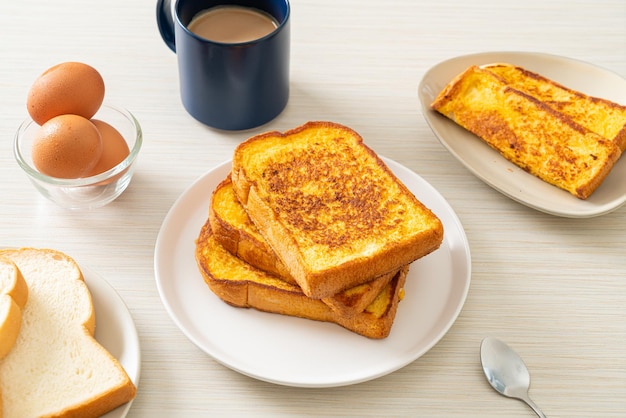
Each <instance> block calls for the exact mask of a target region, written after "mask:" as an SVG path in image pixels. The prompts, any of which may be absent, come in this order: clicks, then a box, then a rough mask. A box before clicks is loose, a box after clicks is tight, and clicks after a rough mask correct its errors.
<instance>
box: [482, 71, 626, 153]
mask: <svg viewBox="0 0 626 418" xmlns="http://www.w3.org/2000/svg"><path fill="white" fill-rule="evenodd" d="M482 68H484V69H486V70H489V71H491V72H492V73H494V74H497V75H498V76H500V77H502V79H503V80H504V81H505V83H506V84H508V85H510V86H511V87H513V88H515V89H517V90H520V91H522V92H524V93H526V94H529V95H530V96H532V97H534V98H535V99H537V100H539V101H541V102H543V103H545V104H547V105H548V106H550V107H551V108H553V109H555V110H558V111H559V112H561V113H563V114H564V115H567V116H569V117H570V118H572V119H573V120H574V121H575V122H576V123H578V124H579V125H582V126H584V127H585V128H587V129H589V130H590V131H592V132H595V133H597V134H599V135H601V136H603V137H605V138H607V139H610V140H611V141H613V142H614V143H615V144H616V145H617V146H618V147H619V148H620V150H622V152H623V151H624V150H625V149H626V106H623V105H621V104H618V103H614V102H611V101H609V100H606V99H602V98H598V97H591V96H587V95H586V94H583V93H581V92H579V91H576V90H572V89H570V88H568V87H565V86H563V85H561V84H559V83H557V82H555V81H553V80H550V79H548V78H546V77H543V76H542V75H540V74H537V73H534V72H532V71H528V70H526V69H524V68H522V67H518V66H515V65H511V64H492V65H486V66H483V67H482Z"/></svg>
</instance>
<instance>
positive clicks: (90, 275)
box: [77, 263, 141, 418]
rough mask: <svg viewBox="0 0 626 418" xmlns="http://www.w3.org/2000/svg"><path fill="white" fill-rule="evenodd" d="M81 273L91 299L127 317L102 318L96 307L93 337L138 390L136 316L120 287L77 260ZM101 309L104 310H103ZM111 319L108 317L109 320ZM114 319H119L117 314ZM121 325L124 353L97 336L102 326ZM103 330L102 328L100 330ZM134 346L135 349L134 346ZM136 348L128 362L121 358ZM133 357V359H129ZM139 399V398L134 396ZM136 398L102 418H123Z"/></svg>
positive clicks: (138, 368)
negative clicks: (132, 370) (112, 347)
mask: <svg viewBox="0 0 626 418" xmlns="http://www.w3.org/2000/svg"><path fill="white" fill-rule="evenodd" d="M77 264H78V266H79V268H80V270H81V272H82V274H83V280H84V281H85V284H86V285H87V288H88V289H89V293H90V294H91V298H92V299H93V303H94V305H108V306H109V307H113V308H114V310H116V312H117V314H118V315H120V316H121V317H123V318H124V320H123V322H113V321H111V319H112V318H111V317H107V316H105V317H104V318H103V316H102V314H99V313H98V310H97V309H95V306H94V312H95V316H96V328H95V329H96V331H95V334H94V338H95V339H96V341H98V343H100V345H102V346H103V347H104V348H105V349H106V350H107V351H108V352H109V353H111V355H112V356H113V357H115V359H116V360H118V361H119V362H120V364H121V365H122V367H123V368H124V370H125V371H126V373H127V374H128V377H129V378H130V380H131V381H132V382H133V384H134V385H135V388H136V389H137V392H138V391H139V381H140V379H141V342H140V340H139V333H138V332H137V326H136V324H135V321H134V319H133V316H132V314H131V312H130V310H129V309H128V305H126V302H125V301H124V299H123V298H122V296H121V295H120V294H119V292H118V291H117V289H115V287H113V285H112V284H111V283H109V282H108V281H107V280H106V279H105V278H104V277H102V275H100V274H98V273H97V272H95V271H94V270H93V269H91V268H89V267H85V266H84V265H82V264H81V263H77ZM100 312H102V310H100ZM107 319H108V320H107ZM113 319H117V317H114V318H113ZM114 327H115V328H118V329H122V328H124V329H126V330H127V331H128V332H124V333H123V335H124V339H123V342H124V344H123V346H124V351H123V352H122V353H113V352H111V349H110V348H109V347H108V346H107V342H106V341H103V340H102V337H99V336H98V330H101V329H102V328H105V329H110V328H114ZM100 332H102V331H100ZM129 336H130V337H131V338H132V340H131V341H129V340H128V338H127V337H129ZM133 348H134V349H133ZM129 349H133V351H132V353H130V355H129V356H128V357H129V362H125V361H124V359H120V357H121V354H125V355H128V354H129V353H128V352H127V351H126V350H129ZM130 360H133V361H132V362H130ZM131 365H132V366H133V367H134V368H135V369H136V372H135V373H130V372H129V370H128V368H130V366H131ZM135 399H136V397H135ZM135 399H132V400H130V401H129V402H126V403H125V404H123V405H120V406H118V407H117V408H115V409H113V410H112V411H109V412H108V413H106V414H104V415H103V416H102V418H124V417H126V415H127V414H128V412H129V411H130V409H131V407H132V404H133V402H134V401H135Z"/></svg>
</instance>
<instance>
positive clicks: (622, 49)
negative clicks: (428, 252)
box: [0, 0, 626, 418]
mask: <svg viewBox="0 0 626 418" xmlns="http://www.w3.org/2000/svg"><path fill="white" fill-rule="evenodd" d="M0 27H1V28H2V41H1V42H0V56H1V57H2V58H1V62H0V103H1V109H2V116H1V117H0V137H1V138H2V140H1V141H0V187H1V189H0V196H1V199H0V220H1V221H0V246H4V247H19V246H35V247H52V248H56V249H58V250H61V251H64V252H66V253H67V254H69V255H70V256H72V257H74V258H75V259H77V260H78V261H79V262H80V263H81V264H82V265H85V266H88V267H89V269H91V270H93V271H95V272H97V273H98V274H99V275H101V276H102V277H104V278H105V279H106V280H107V281H108V282H109V283H110V284H111V285H112V286H114V287H115V289H116V290H117V291H118V292H119V294H120V296H121V297H122V298H123V299H124V301H125V303H126V304H127V305H128V307H129V310H130V312H131V314H132V316H133V318H134V321H135V324H136V327H137V330H138V333H139V338H140V342H141V352H142V361H141V380H140V383H139V388H138V395H137V398H136V400H135V401H134V403H133V405H132V408H131V410H130V412H129V414H128V416H129V417H132V418H138V417H170V416H171V417H204V416H267V417H278V416H398V417H404V416H428V417H530V416H533V413H532V411H531V410H530V409H528V408H527V407H526V406H525V405H524V404H523V403H522V402H519V401H516V400H510V399H507V398H504V397H501V396H499V395H498V394H497V393H496V392H495V391H493V390H492V389H491V387H490V386H489V385H488V383H487V382H486V380H485V378H484V377H483V374H482V371H481V367H480V363H479V354H478V348H479V344H480V341H481V340H482V339H483V338H484V337H485V336H488V335H492V336H497V337H500V338H502V339H503V340H505V341H507V342H508V343H509V344H510V345H512V346H514V347H515V348H516V349H517V351H518V352H520V353H521V354H522V356H523V357H524V359H525V361H526V363H527V365H528V367H529V368H530V370H531V375H532V387H531V395H532V397H533V399H534V400H535V401H536V403H537V404H538V405H539V406H541V407H542V409H543V410H544V412H545V413H546V415H547V416H549V417H623V416H626V350H625V349H624V343H625V342H626V321H625V318H626V277H625V273H626V256H625V254H626V208H624V207H622V208H619V209H617V210H615V211H614V212H612V213H609V214H606V215H603V216H600V217H595V218H589V219H570V218H562V217H556V216H552V215H547V214H544V213H541V212H538V211H536V210H533V209H530V208H527V207H526V206H523V205H521V204H519V203H516V202H514V201H512V200H511V199H509V198H508V197H505V196H503V195H502V194H500V193H498V192H497V191H495V190H494V189H492V188H491V187H489V186H487V185H486V184H484V183H483V182H482V181H481V180H479V179H477V178H476V177H475V176H474V175H472V174H471V173H470V172H469V171H468V170H467V169H466V168H464V167H463V166H462V165H461V164H460V163H459V162H458V161H457V160H456V159H455V158H454V157H453V156H452V155H451V154H450V153H449V152H448V151H446V149H445V148H444V147H443V146H442V145H441V144H440V143H439V141H438V140H437V138H436V137H435V135H434V134H433V133H432V131H431V130H430V129H429V126H428V125H427V123H426V121H425V119H424V117H423V115H422V110H421V107H420V104H419V101H418V96H417V87H418V84H419V82H420V80H421V78H422V76H423V75H424V74H425V72H426V71H427V70H428V69H429V68H431V67H432V66H434V65H436V64H437V63H439V62H441V61H443V60H446V59H448V58H452V57H455V56H459V55H465V54H471V53H477V52H488V51H529V52H544V53H549V54H556V55H561V56H565V57H570V58H574V59H577V60H582V61H585V62H588V63H592V64H595V65H597V66H600V67H603V68H605V69H607V70H609V71H612V72H614V73H616V74H618V75H620V76H621V77H626V2H624V1H623V0H599V1H594V2H592V1H564V0H551V1H550V0H549V1H546V0H526V1H524V2H517V1H501V2H492V1H489V0H476V1H472V2H465V1H459V0H457V1H454V0H442V1H436V2H434V1H433V2H417V1H412V0H392V1H387V2H375V1H371V0H362V1H357V0H344V1H341V2H338V1H329V0H318V1H312V0H293V1H292V44H291V96H290V101H289V104H288V106H287V108H286V109H285V111H284V112H283V113H282V114H281V115H280V116H279V117H278V118H276V119H275V120H273V121H272V122H270V123H268V124H267V125H265V126H262V127H259V128H257V129H253V130H251V131H247V132H223V131H216V130H213V129H210V128H207V127H205V126H203V125H201V124H200V123H198V122H196V121H195V120H193V119H192V118H191V117H190V116H189V115H188V114H187V113H186V112H185V110H184V109H183V107H182V105H181V103H180V98H179V91H178V72H177V66H176V57H175V54H174V53H172V52H171V51H170V50H169V49H168V48H167V47H166V46H165V44H164V43H163V42H162V40H161V38H160V35H159V32H158V29H157V26H156V12H155V2H154V1H152V0H135V1H123V0H109V1H106V2H94V1H92V2H85V1H80V0H57V1H54V2H50V1H43V0H20V1H19V2H18V1H15V0H14V1H10V0H3V1H2V3H0ZM70 60H75V61H83V62H86V63H89V64H91V65H93V66H94V67H96V68H97V69H98V70H99V71H100V72H101V74H102V75H103V77H104V79H105V82H106V85H107V92H106V100H107V101H108V102H110V103H115V104H118V105H120V106H124V107H126V108H128V109H129V110H131V112H133V113H134V114H135V116H136V117H137V118H138V120H139V122H140V123H141V126H142V129H143V133H144V141H145V142H144V147H143V150H142V152H141V155H140V157H139V161H138V163H137V169H136V174H135V177H134V178H133V181H132V183H131V185H130V187H129V188H128V190H127V191H126V192H125V193H124V194H123V195H122V196H121V197H120V198H119V199H117V200H116V201H115V202H113V203H111V204H109V205H108V206H106V207H103V208H101V209H97V210H93V211H83V212H69V211H66V210H63V209H60V208H58V207H56V206H55V205H54V204H52V203H50V202H48V201H46V200H45V199H44V198H42V197H41V196H40V195H38V193H37V191H36V190H35V189H34V188H33V187H32V186H31V184H30V183H29V180H28V179H27V178H26V176H25V175H24V174H23V173H22V172H21V170H20V168H19V167H18V165H17V164H16V163H15V160H14V158H13V154H12V140H13V136H14V134H15V131H16V130H17V127H18V126H19V124H20V122H21V121H22V120H23V119H24V118H25V117H26V116H27V114H26V109H25V100H26V93H27V91H28V88H29V86H30V84H31V83H32V82H33V81H34V80H35V78H36V77H37V76H38V75H39V74H40V73H41V72H42V71H43V70H45V69H46V68H48V67H50V66H52V65H54V64H57V63H59V62H63V61H70ZM308 120H332V121H335V122H339V123H342V124H345V125H348V126H350V127H352V128H353V129H355V130H356V131H358V132H359V133H360V134H361V135H362V136H363V137H364V138H365V141H366V143H367V144H369V145H370V146H371V147H372V148H373V149H374V150H375V151H376V152H378V153H380V154H381V155H384V156H386V157H388V158H391V159H393V160H395V161H397V162H399V163H400V164H403V165H405V166H406V167H408V168H410V169H411V170H413V171H415V172H416V173H418V174H419V175H420V176H422V177H423V178H424V179H425V180H427V181H428V182H429V183H430V184H432V186H434V187H435V188H436V189H437V190H438V191H439V192H440V193H441V194H442V195H443V197H445V199H446V200H447V201H448V202H449V203H450V205H451V206H452V208H453V209H454V211H455V212H456V214H457V215H458V217H459V219H460V221H461V223H462V224H463V226H464V229H465V232H466V234H467V238H468V241H469V245H470V249H471V256H472V281H471V287H470V290H469V294H468V296H467V299H466V303H465V305H464V307H463V310H462V311H461V313H460V315H459V317H458V319H457V320H456V322H455V323H454V325H453V326H452V328H451V329H450V330H449V332H448V333H447V334H446V335H445V336H444V337H443V338H442V339H441V340H440V341H439V343H438V344H436V345H435V346H434V347H433V348H432V349H431V350H429V351H428V352H427V353H426V354H424V355H423V356H421V357H420V358H419V359H417V360H416V361H414V362H412V363H410V364H409V365H407V366H406V367H404V368H402V369H400V370H398V371H396V372H394V373H391V374H389V375H386V376H384V377H381V378H378V379H375V380H372V381H368V382H365V383H360V384H356V385H351V386H345V387H337V388H326V389H320V388H317V389H310V388H309V389H305V388H294V387H287V386H281V385H275V384H271V383H266V382H262V381H259V380H255V379H253V378H250V377H246V376H244V375H241V374H239V373H237V372H235V371H232V370H231V369H229V368H227V367H224V366H222V365H221V364H219V363H218V362H216V361H215V360H213V359H212V358H211V357H209V356H208V355H206V354H205V353H204V352H203V351H202V350H200V349H199V348H197V347H196V346H195V345H194V344H193V343H191V342H190V341H189V339H188V338H187V337H185V335H184V334H183V333H182V332H181V331H180V330H179V328H178V327H177V326H176V325H175V324H174V322H173V321H172V319H171V318H170V316H169V315H168V313H167V312H166V310H165V309H164V306H163V304H162V302H161V299H160V297H159V294H158V291H157V287H156V284H155V273H154V267H153V266H154V246H155V241H156V239H157V235H158V233H159V229H160V227H161V224H162V222H163V219H164V217H165V215H166V214H167V212H168V210H169V209H170V207H171V206H172V204H173V203H174V202H175V200H176V199H177V198H178V197H179V196H180V195H181V193H183V191H184V190H185V189H186V188H187V187H189V186H190V184H191V183H192V182H194V180H196V179H197V178H198V177H199V176H201V175H202V174H204V173H206V172H207V171H208V170H210V169H211V168H213V167H215V166H216V165H218V164H219V163H221V162H223V161H225V160H227V159H229V158H230V156H231V153H232V151H233V149H234V147H235V146H236V145H237V144H238V143H239V142H241V141H242V140H244V139H245V138H247V137H248V136H250V135H253V134H255V133H259V132H262V131H265V130H274V129H276V130H281V131H282V130H287V129H290V128H293V127H295V126H298V125H300V124H302V123H304V122H306V121H308ZM625 181H626V180H625ZM401 313H402V311H401V310H400V311H399V314H401Z"/></svg>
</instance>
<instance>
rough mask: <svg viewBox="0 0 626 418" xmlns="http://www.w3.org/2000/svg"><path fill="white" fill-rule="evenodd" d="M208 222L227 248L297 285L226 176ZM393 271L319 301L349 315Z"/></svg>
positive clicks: (214, 196)
mask: <svg viewBox="0 0 626 418" xmlns="http://www.w3.org/2000/svg"><path fill="white" fill-rule="evenodd" d="M209 222H210V224H211V230H212V231H213V236H214V237H215V239H216V240H217V241H218V242H219V243H220V244H221V245H222V246H223V247H224V248H225V249H227V250H228V251H229V252H231V253H232V254H234V255H236V256H237V257H239V258H241V259H242V260H244V261H246V262H247V263H248V264H251V265H252V266H254V267H256V268H258V269H260V270H264V271H266V272H268V273H270V274H273V275H276V276H278V277H279V278H281V279H282V280H284V281H286V282H287V283H291V284H294V285H297V283H296V281H295V280H294V279H293V277H291V275H290V274H289V271H288V270H287V268H286V267H285V266H284V265H283V263H282V262H281V261H280V259H279V258H278V257H277V256H276V254H275V253H274V251H273V250H272V249H271V247H270V246H269V244H268V243H267V241H265V239H264V238H263V236H262V235H261V234H260V233H259V231H258V230H257V228H256V226H255V225H254V223H253V222H252V221H251V220H250V217H249V216H248V214H247V213H246V211H245V209H244V208H243V206H242V205H241V203H239V200H238V199H237V196H236V195H235V191H234V190H233V187H232V182H231V179H230V176H228V177H227V178H225V179H224V180H223V181H222V182H221V183H220V184H219V185H218V186H217V187H216V188H215V190H214V191H213V194H212V196H211V203H210V205H209ZM396 273H397V271H393V272H391V273H385V274H383V275H382V276H379V277H377V278H375V279H372V280H371V281H369V282H367V283H364V284H360V285H357V286H355V287H353V288H351V289H346V290H343V291H341V292H339V293H337V294H336V295H333V296H329V297H326V298H323V299H322V301H323V302H324V303H326V304H327V305H328V306H330V307H331V308H333V310H334V311H335V312H337V313H338V314H339V315H343V316H352V315H354V314H357V313H359V312H362V311H363V310H364V309H365V308H366V307H367V305H369V304H370V303H371V302H372V301H373V300H374V299H375V298H376V296H377V295H378V294H379V293H380V291H381V290H382V289H383V288H384V287H385V286H386V285H387V283H389V281H390V280H391V279H392V278H393V276H395V274H396Z"/></svg>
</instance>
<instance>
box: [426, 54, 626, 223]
mask: <svg viewBox="0 0 626 418" xmlns="http://www.w3.org/2000/svg"><path fill="white" fill-rule="evenodd" d="M499 57H506V58H499ZM510 59H513V60H516V59H519V60H530V59H533V60H540V61H542V62H544V63H545V62H547V61H548V60H554V61H556V62H558V63H560V64H563V65H565V64H570V65H576V66H581V67H584V68H588V69H591V70H594V71H598V72H601V73H603V74H605V75H606V76H607V77H609V76H610V77H612V78H615V79H616V80H619V81H620V82H621V83H622V84H623V85H624V88H626V79H624V78H623V77H622V76H621V75H619V74H618V73H616V72H614V71H611V70H608V69H606V68H604V67H601V66H598V65H595V64H592V63H589V62H586V61H583V60H580V59H576V58H570V57H566V56H561V55H557V54H551V53H545V52H532V51H487V52H478V53H471V54H466V55H459V56H455V57H451V58H448V59H445V60H443V61H440V62H438V63H437V64H435V65H433V66H432V67H430V68H429V69H428V70H427V71H426V72H425V73H424V75H423V77H422V79H421V80H420V83H419V86H418V97H419V103H420V106H421V109H422V116H423V117H424V119H425V120H426V122H427V124H428V126H429V128H430V129H431V131H432V132H433V134H434V135H435V137H436V138H437V140H438V141H439V142H440V143H441V144H442V145H443V146H444V148H446V150H447V151H448V152H449V153H450V154H452V156H453V157H454V158H455V159H456V160H457V161H458V162H460V163H461V164H462V165H463V166H464V167H465V168H466V169H468V170H469V171H470V172H471V173H472V174H473V175H474V176H476V177H477V178H478V179H480V180H481V181H483V182H484V183H485V184H487V185H488V186H490V187H491V188H493V189H494V190H496V191H498V192H500V193H501V194H503V195H504V196H507V197H508V198H510V199H512V200H513V201H516V202H518V203H520V204H522V205H525V206H527V207H529V208H531V209H535V210H537V211H540V212H543V213H547V214H550V215H553V216H559V217H565V218H592V217H597V216H601V215H605V214H608V213H610V212H613V211H615V210H617V209H619V208H620V207H621V206H622V205H624V204H625V203H626V192H625V193H622V194H621V195H618V194H616V197H615V198H613V199H612V200H610V201H609V202H607V203H604V204H594V203H593V195H592V196H591V197H590V198H589V199H587V200H581V199H578V198H576V197H575V196H573V195H572V196H567V197H568V198H569V200H570V201H571V202H572V205H571V207H570V209H568V210H567V209H562V208H561V209H559V208H557V207H555V206H551V205H546V204H541V202H537V201H536V200H533V199H532V197H531V199H530V200H529V199H528V198H525V195H524V194H523V193H521V192H520V193H515V192H513V191H511V190H507V189H506V188H505V185H506V184H505V183H506V182H501V181H499V180H494V179H493V178H491V177H490V176H488V175H487V174H486V173H484V172H483V171H481V167H483V166H485V165H486V163H485V164H482V165H476V164H474V165H473V164H471V163H470V162H468V161H466V160H465V158H464V157H463V155H462V154H461V153H460V152H457V149H455V148H454V147H453V145H452V144H451V142H450V140H449V139H448V138H446V137H445V135H443V134H442V133H441V132H439V130H438V128H437V124H439V123H442V122H439V120H441V121H443V122H445V123H450V124H453V123H454V122H453V121H450V120H449V119H447V118H445V117H444V116H443V115H440V114H439V113H437V112H436V111H434V110H432V109H430V106H429V105H430V103H428V100H427V99H428V97H430V96H428V94H427V93H426V87H427V86H428V82H429V81H431V79H432V78H433V74H436V73H437V72H438V71H439V72H441V71H442V70H444V69H448V68H449V67H453V66H454V65H455V64H457V63H458V65H459V67H458V70H457V72H458V73H460V72H461V71H462V70H463V69H465V67H466V66H464V67H461V66H460V63H462V62H466V61H470V60H471V61H472V62H474V63H475V64H476V65H483V64H487V63H490V62H497V61H500V62H506V61H507V60H510ZM450 80H451V78H450ZM609 100H611V99H609ZM471 135H473V134H471ZM485 145H486V144H485ZM484 149H485V154H486V155H489V156H491V155H497V156H498V157H499V158H500V159H502V160H504V161H500V163H501V164H503V165H505V167H508V168H509V169H510V168H513V169H514V170H515V171H520V175H521V176H523V177H526V178H528V179H533V180H530V181H534V179H536V180H539V179H538V178H536V177H535V176H533V175H532V174H529V173H527V172H525V171H523V170H521V169H519V167H517V166H516V165H514V164H513V163H511V162H509V161H508V160H505V159H504V157H502V156H500V154H498V153H497V152H496V151H495V150H492V149H491V148H488V147H487V146H485V147H484ZM618 163H619V164H620V167H621V165H623V164H626V162H622V161H618ZM609 175H610V174H609ZM503 177H504V176H503ZM539 181H540V182H542V180H539ZM546 184H547V183H546ZM551 189H554V190H553V191H554V192H555V193H567V192H564V191H562V190H560V189H558V188H556V186H551V185H550V188H549V190H551Z"/></svg>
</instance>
